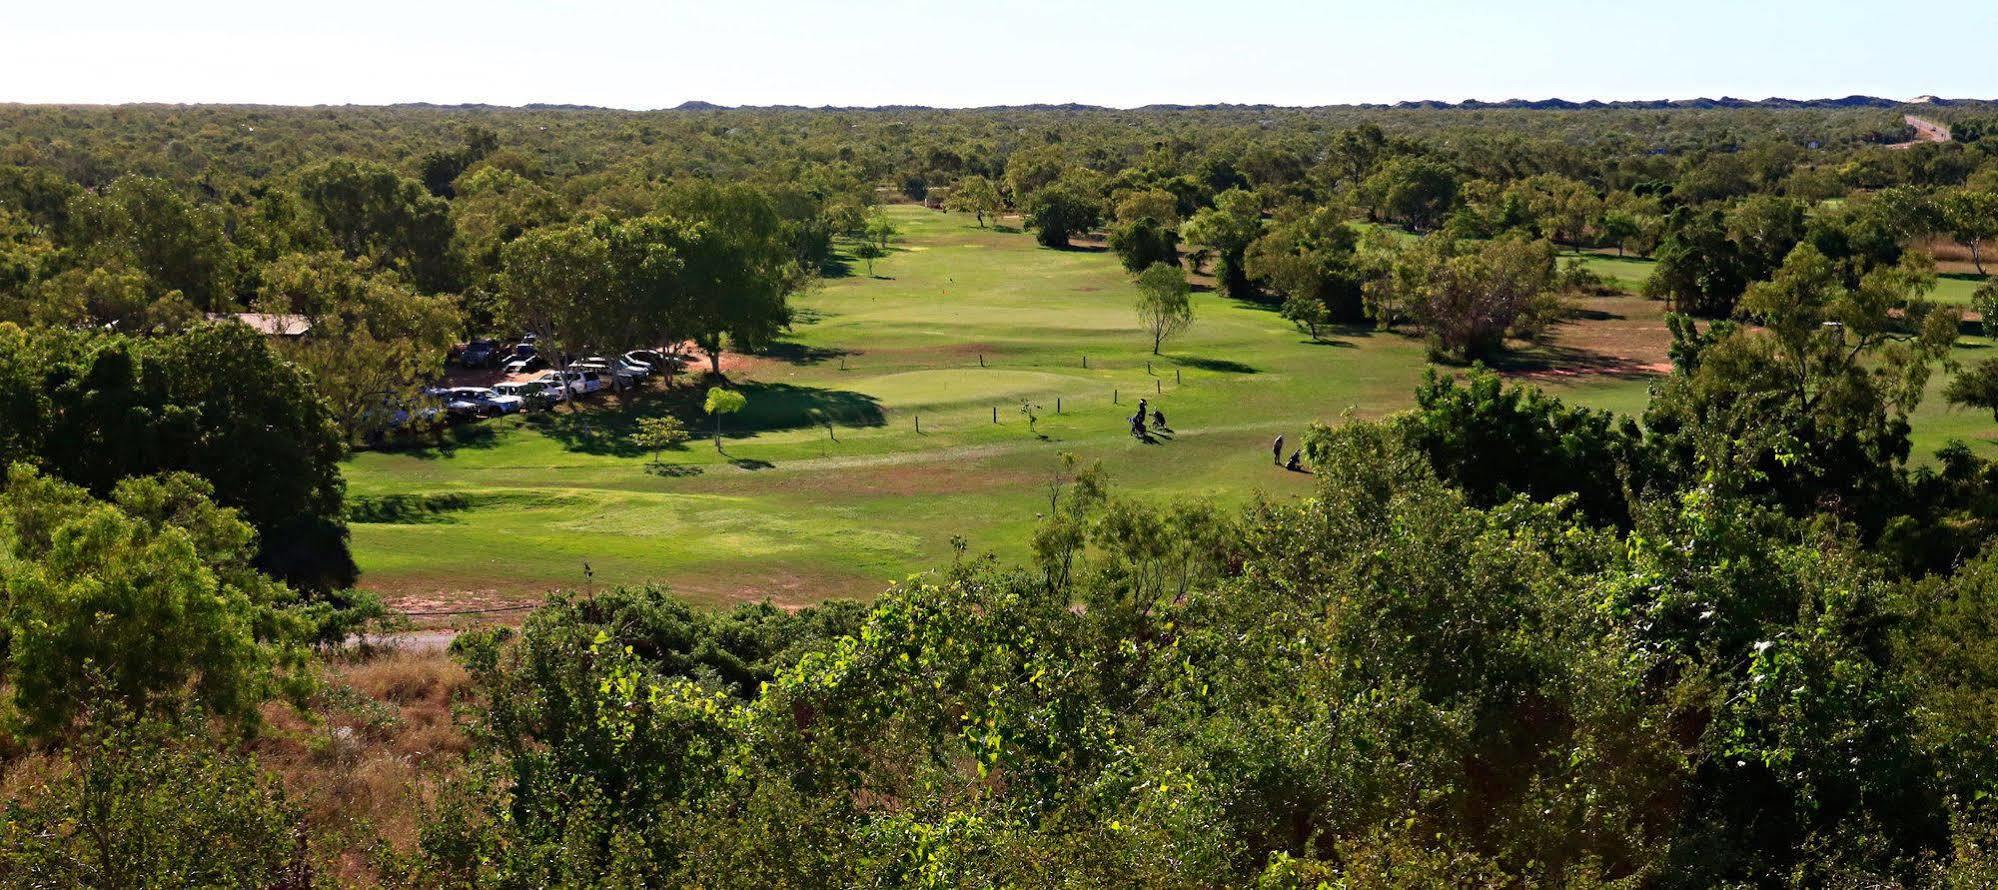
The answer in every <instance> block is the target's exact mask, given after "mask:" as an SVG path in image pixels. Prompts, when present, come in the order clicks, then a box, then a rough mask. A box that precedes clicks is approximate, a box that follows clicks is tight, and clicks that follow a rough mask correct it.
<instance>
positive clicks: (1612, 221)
mask: <svg viewBox="0 0 1998 890" xmlns="http://www.w3.org/2000/svg"><path fill="white" fill-rule="evenodd" d="M1602 227H1603V237H1604V238H1607V239H1609V241H1610V243H1612V244H1615V245H1616V255H1617V256H1619V257H1621V256H1623V255H1624V248H1625V246H1627V245H1628V244H1630V241H1631V239H1633V238H1636V237H1637V236H1638V235H1640V234H1643V232H1644V230H1643V228H1642V227H1641V226H1640V225H1639V224H1638V221H1637V217H1636V216H1635V215H1633V214H1631V213H1629V212H1626V211H1623V210H1611V211H1609V212H1607V213H1604V214H1603V220H1602Z"/></svg>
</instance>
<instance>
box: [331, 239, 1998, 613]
mask: <svg viewBox="0 0 1998 890" xmlns="http://www.w3.org/2000/svg"><path fill="white" fill-rule="evenodd" d="M889 212H890V213H891V214H893V215H894V217H895V221H896V224H897V226H898V227H899V228H900V229H901V230H902V231H903V233H904V238H905V240H904V242H903V243H902V244H901V245H898V246H900V247H903V248H905V249H903V250H898V251H896V252H894V253H893V254H892V255H891V256H889V257H887V258H885V259H881V260H878V261H877V263H876V270H875V271H876V273H877V274H878V275H879V276H880V277H879V278H869V277H867V276H866V275H864V274H859V273H855V274H850V275H847V276H845V277H841V278H835V279H829V280H827V281H826V282H825V283H824V286H823V287H820V288H818V289H816V290H815V291H813V292H812V293H810V294H808V295H806V296H804V297H802V298H801V299H800V300H799V301H798V307H797V308H798V309H799V310H800V317H801V320H802V321H803V323H800V324H798V325H796V326H795V328H794V330H793V331H792V333H791V335H790V336H788V337H787V338H785V339H784V340H783V341H782V342H780V343H779V344H777V345H776V346H775V347H774V348H772V349H771V350H769V351H767V352H766V353H765V354H763V355H760V356H757V357H755V358H754V359H752V360H750V361H748V362H746V363H744V364H743V365H742V366H741V367H740V368H738V369H734V370H731V371H730V372H729V374H730V383H731V385H733V386H736V387H738V388H740V389H741V390H742V391H743V392H744V393H745V394H746V395H748V397H749V404H748V407H747V409H746V410H745V411H743V412H742V413H740V414H737V415H732V416H730V417H728V418H726V419H725V421H724V424H723V441H722V444H723V446H724V450H723V451H719V452H718V451H717V450H716V449H715V448H714V447H713V444H714V443H713V442H712V440H711V439H710V438H708V437H711V436H712V435H713V423H712V421H711V420H710V419H709V418H706V417H705V416H703V415H701V414H700V412H699V410H698V409H699V404H700V401H701V398H702V396H703V393H704V388H703V387H702V386H701V385H698V384H697V383H696V382H695V381H693V380H691V379H687V380H683V381H682V382H681V384H680V386H679V388H676V389H673V390H668V391H663V392H662V391H659V390H657V389H656V388H655V389H654V390H652V391H648V392H646V393H642V394H639V395H635V396H632V397H628V398H623V399H609V400H606V401H605V402H604V403H603V404H601V405H599V406H596V407H593V408H590V409H588V410H585V411H583V412H579V413H570V412H568V411H563V412H557V413H554V414H549V415H540V416H539V417H538V418H537V419H534V420H532V422H530V421H528V420H523V419H521V418H518V417H512V418H503V419H500V420H496V421H492V422H488V423H484V424H480V425H477V426H475V427H463V428H459V429H458V430H454V431H452V432H450V433H448V434H446V435H445V437H444V438H443V440H441V441H439V442H436V443H434V444H432V445H430V446H429V447H423V448H416V449H413V450H408V451H403V452H396V453H379V452H368V453H363V454H360V455H357V456H356V457H354V458H353V459H352V460H351V461H349V463H348V464H347V467H346V475H347V479H348V482H349V486H350V493H351V499H352V500H353V502H354V504H355V506H354V507H353V512H354V516H355V520H356V524H355V526H354V529H353V535H354V546H355V552H356V556H357V559H358V560H359V562H360V564H361V566H362V569H363V572H364V577H363V585H364V586H366V587H369V588H372V589H374V590H377V591H381V592H384V593H387V594H389V595H391V596H396V597H419V596H420V597H424V598H426V599H429V600H445V601H448V600H450V599H451V598H453V597H457V598H461V599H466V600H476V601H479V602H482V603H483V602H489V601H491V600H492V599H493V598H495V597H497V598H508V597H513V598H519V597H529V596H535V595H538V594H539V593H541V592H543V591H545V590H547V589H549V588H552V587H557V586H569V587H574V586H579V585H581V584H582V583H583V580H584V570H583V567H584V565H585V564H586V563H587V564H588V565H589V567H590V571H591V576H592V577H593V579H594V581H595V583H597V584H639V583H663V584H666V585H669V586H671V587H673V588H675V589H676V590H677V591H679V592H680V593H682V594H683V595H687V596H690V597H691V598H694V599H696V600H699V601H704V602H709V603H715V604H723V603H728V602H733V601H741V600H754V599H762V598H765V597H768V598H771V599H773V600H775V601H777V602H780V603H786V604H802V603H808V602H812V601H816V600H819V599H823V598H826V597H829V596H861V597H866V596H871V595H873V594H875V593H877V592H879V591H880V590H881V589H882V588H883V587H884V586H885V585H886V584H888V583H890V582H891V581H894V580H899V579H901V578H904V577H906V576H908V575H909V574H910V573H913V572H919V571H923V570H926V569H930V568H932V567H935V566H938V565H942V564H945V563H947V562H948V561H949V560H950V558H951V539H952V537H953V536H962V537H963V538H964V539H966V540H967V541H968V542H969V543H970V545H971V548H972V550H973V551H974V552H981V551H993V552H997V553H998V554H1000V555H1001V556H1002V557H1004V558H1024V557H1025V556H1026V555H1027V554H1026V552H1025V541H1026V536H1027V532H1028V530H1029V529H1030V528H1031V526H1032V524H1033V522H1034V521H1035V516H1036V515H1037V513H1039V512H1040V511H1044V510H1045V509H1046V505H1047V501H1046V485H1047V482H1048V479H1049V477H1050V475H1051V473H1052V472H1053V470H1054V468H1055V466H1056V465H1057V455H1059V454H1060V453H1061V452H1072V453H1074V454H1076V455H1077V456H1079V457H1081V458H1082V459H1083V460H1085V461H1101V462H1102V463H1103V465H1104V466H1105V468H1106V469H1107V470H1108V471H1109V473H1110V475H1111V478H1112V482H1113V485H1114V486H1115V487H1116V488H1117V490H1118V491H1119V492H1122V493H1128V494H1133V495H1136V496H1143V497H1154V498H1157V497H1171V496H1200V497H1213V498H1219V499H1222V500H1224V501H1227V502H1231V503H1243V502H1246V501H1248V500H1249V499H1251V498H1253V497H1257V496H1265V497H1270V498H1277V499H1282V498H1291V497H1298V496H1302V495H1306V494H1308V493H1309V492H1310V490H1311V482H1310V477H1309V476H1305V475H1302V474H1294V473H1285V472H1283V471H1282V470H1280V469H1278V468H1276V467H1274V466H1271V464H1270V461H1269V446H1270V441H1271V439H1272V438H1273V437H1275V436H1276V435H1278V434H1283V435H1285V436H1287V437H1289V440H1290V441H1291V442H1292V443H1295V442H1298V441H1299V439H1300V436H1301V435H1302V433H1303V432H1304V431H1305V429H1306V428H1307V427H1308V425H1309V424H1310V423H1312V422H1314V421H1324V422H1337V421H1338V420H1339V418H1341V417H1342V416H1344V415H1346V414H1347V413H1348V412H1349V411H1350V412H1351V414H1352V415H1353V416H1359V417H1374V416H1380V415H1382V414H1386V413H1389V412H1392V411H1395V410H1399V409H1401V408H1403V407H1406V406H1407V405H1408V404H1409V402H1410V400H1411V398H1412V392H1413V390H1414V388H1415V385H1416V384H1417V382H1418V381H1419V380H1420V379H1421V376H1422V374H1423V372H1424V370H1425V369H1426V368H1427V367H1428V364H1427V360H1426V357H1425V346H1424V344H1423V341H1422V339H1421V338H1420V337H1419V336H1414V335H1411V334H1409V333H1405V332H1399V331H1397V332H1376V331H1373V330H1370V329H1367V328H1350V329H1349V328H1341V329H1335V330H1330V331H1324V332H1322V334H1323V336H1322V341H1323V342H1314V341H1313V340H1312V338H1310V337H1308V336H1306V335H1304V334H1303V333H1302V332H1300V331H1299V330H1298V329H1296V328H1295V327H1293V326H1292V325H1290V324H1288V323H1287V322H1285V321H1284V320H1283V319H1282V318H1281V317H1279V316H1278V315H1277V314H1276V313H1274V312H1270V311H1268V310H1267V308H1266V307H1263V306H1261V305H1259V304H1254V303H1247V302H1240V301H1235V300H1230V299H1227V298H1225V297H1222V296H1220V295H1217V294H1214V293H1212V292H1198V293H1195V294H1194V296H1193V300H1194V308H1195V315H1196V322H1195V324H1194V326H1193V328H1192V329H1191V330H1190V331H1189V332H1188V333H1187V334H1185V335H1184V336H1182V337H1180V338H1178V339H1175V340H1170V341H1168V342H1167V343H1166V346H1165V349H1164V352H1165V354H1164V355H1162V356H1152V355H1151V354H1150V342H1149V340H1148V339H1147V338H1146V337H1145V336H1144V334H1143V333H1142V332H1141V331H1140V330H1139V329H1138V324H1137V320H1136V318H1135V315H1134V313H1133V309H1132V304H1133V301H1134V299H1135V296H1136V294H1135V290H1134V289H1133V288H1132V286H1131V284H1130V281H1129V278H1128V277H1127V276H1126V275H1125V274H1124V273H1123V271H1122V269H1121V268H1120V267H1119V266H1118V264H1117V261H1116V258H1115V257H1114V256H1112V255H1108V254H1104V253H1100V252H1091V251H1055V250H1044V249H1040V248H1038V247H1036V246H1035V244H1034V242H1033V240H1032V238H1030V237H1028V236H1025V235H1022V234H1019V233H1018V232H1013V231H1005V230H999V229H992V228H983V229H981V228H978V227H977V226H976V225H975V224H974V223H973V222H972V220H971V219H970V218H969V217H966V216H959V215H945V214H941V213H935V212H931V211H927V210H923V209H921V208H916V207H907V206H901V207H892V208H889ZM1585 261H1586V262H1587V263H1589V265H1590V266H1591V268H1595V269H1596V270H1597V271H1598V272H1600V273H1602V274H1604V276H1605V277H1606V278H1608V279H1609V280H1611V281H1612V282H1615V283H1618V284H1622V285H1624V286H1626V287H1630V288H1634V287H1635V286H1636V283H1638V282H1641V281H1642V280H1643V277H1644V276H1645V275H1647V274H1649V263H1648V262H1647V261H1644V260H1639V259H1634V258H1633V259H1621V260H1620V259H1617V258H1616V257H1614V256H1604V255H1598V254H1588V255H1585ZM1579 308H1580V310H1581V311H1579V312H1578V313H1576V314H1575V316H1574V317H1573V318H1571V319H1569V320H1568V321H1567V322H1566V323H1564V324H1562V325H1559V326H1558V327H1557V329H1556V330H1554V331H1553V332H1550V336H1549V337H1548V338H1547V340H1546V342H1543V343H1540V344H1534V345H1532V346H1530V347H1529V348H1526V349H1524V350H1523V351H1521V352H1520V353H1518V354H1517V355H1514V356H1510V357H1508V358H1507V359H1506V362H1505V363H1504V364H1503V365H1502V367H1503V368H1504V370H1506V371H1507V372H1508V373H1513V374H1516V375H1520V376H1521V377H1522V379H1530V380H1532V381H1533V382H1535V383H1536V384H1537V385H1540V386H1542V387H1544V388H1546V389H1548V390H1550V391H1551V392H1553V393H1554V394H1556V395H1560V396H1562V397H1563V398H1567V399H1570V400H1572V401H1574V402H1577V403H1580V404H1585V405H1589V406H1591V407H1598V408H1606V409H1611V410H1617V411H1623V412H1627V413H1637V412H1641V411H1642V410H1643V407H1644V404H1645V401H1646V399H1647V398H1648V394H1649V389H1650V386H1651V384H1652V383H1653V382H1654V380H1655V379H1656V378H1655V376H1654V375H1653V374H1652V373H1651V372H1650V371H1648V370H1646V369H1645V367H1644V366H1646V365H1655V364H1656V363H1657V362H1659V361H1662V359H1663V356H1664V350H1665V343H1666V339H1667V338H1666V335H1665V332H1664V325H1663V320H1662V315H1663V313H1662V307H1661V305H1660V304H1658V303H1656V302H1653V301H1649V300H1644V299H1641V298H1636V297H1628V296H1624V297H1602V298H1591V299H1588V300H1584V301H1582V303H1581V304H1580V306H1579ZM1985 342H1987V341H1982V340H1981V338H1978V339H1976V340H1973V341H1967V342H1966V344H1965V346H1964V349H1963V350H1962V352H1961V353H1960V354H1962V355H1965V356H1969V355H1971V354H1973V353H1974V352H1975V351H1976V350H1977V349H1979V348H1982V347H1983V346H1984V345H1985ZM1941 386H1942V381H1941V375H1940V374H1939V375H1937V379H1936V380H1935V381H1933V382H1932V384H1931V398H1930V400H1929V401H1928V403H1926V404H1925V405H1924V406H1923V408H1922V411H1921V412H1920V414H1919V415H1918V416H1917V418H1916V437H1917V451H1918V454H1922V455H1926V454H1928V453H1930V452H1932V451H1933V449H1934V448H1935V447H1936V446H1939V445H1940V444H1941V443H1942V441H1944V440H1945V439H1947V438H1951V437H1955V438H1966V439H1968V438H1981V437H1984V436H1986V435H1988V434H1989V432H1990V430H1991V429H1992V424H1991V422H1990V418H1989V417H1988V416H1987V415H1983V414H1980V413H1977V412H1964V411H1953V410H1951V409H1948V408H1947V407H1946V406H1943V405H1942V404H1941V403H1940V400H1939V399H1938V398H1936V397H1935V395H1934V392H1935V391H1936V390H1939V389H1940V387H1941ZM1139 398H1144V399H1147V400H1148V403H1149V404H1150V405H1152V406H1155V407H1158V408H1160V409H1162V410H1164V411H1165V412H1166V414H1167V416H1168V419H1169V423H1170V425H1171V427H1172V429H1173V431H1174V432H1173V434H1172V435H1171V436H1169V437H1168V436H1155V437H1153V439H1154V441H1152V442H1145V441H1141V440H1139V439H1135V438H1133V437H1132V436H1131V435H1130V434H1129V430H1128V425H1127V423H1126V418H1128V417H1129V415H1130V414H1131V412H1132V411H1133V410H1134V409H1135V406H1136V401H1137V400H1138V399H1139ZM1023 404H1026V405H1031V406H1035V407H1034V411H1035V415H1036V417H1037V418H1038V419H1037V421H1036V422H1035V423H1034V424H1032V426H1031V427H1030V425H1029V423H1028V420H1027V417H1026V416H1025V414H1023V413H1022V411H1021V407H1022V405H1023ZM665 414H673V415H676V416H679V417H681V418H682V419H683V420H684V421H685V422H686V424H687V427H688V429H689V431H690V432H691V433H692V434H693V435H694V436H695V437H696V439H695V440H694V441H692V442H689V443H687V444H686V446H685V447H684V448H682V449H678V450H668V451H666V452H664V453H663V454H662V455H661V456H660V457H661V461H662V463H660V464H655V463H654V462H653V455H652V454H651V453H650V452H647V451H643V450H641V449H639V448H637V447H636V446H634V445H632V444H631V443H630V433H631V432H632V431H633V430H634V429H636V425H637V422H638V420H639V419H641V418H645V417H653V416H662V415H665ZM919 425H920V428H919ZM1986 447H1988V446H1986Z"/></svg>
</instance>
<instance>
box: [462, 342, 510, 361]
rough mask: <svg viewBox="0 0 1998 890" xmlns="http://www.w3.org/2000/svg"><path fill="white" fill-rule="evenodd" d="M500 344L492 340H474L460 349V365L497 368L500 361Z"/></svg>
mask: <svg viewBox="0 0 1998 890" xmlns="http://www.w3.org/2000/svg"><path fill="white" fill-rule="evenodd" d="M500 357H501V355H500V345H499V344H498V343H496V342H494V341H492V340H473V341H472V342H470V343H467V344H465V348H464V349H461V350H459V351H458V365H459V366H460V367H465V368H496V367H499V363H500Z"/></svg>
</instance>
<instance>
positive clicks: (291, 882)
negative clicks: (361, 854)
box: [0, 719, 313, 890]
mask: <svg viewBox="0 0 1998 890" xmlns="http://www.w3.org/2000/svg"><path fill="white" fill-rule="evenodd" d="M302 819H303V814H302V813H300V812H299V810H298V808H296V807H294V806H292V805H291V804H290V803H289V802H287V801H286V799H285V796H284V792H283V791H282V790H281V789H280V788H278V787H277V784H276V783H275V782H274V781H272V780H271V779H270V778H269V777H268V776H266V775H264V774H263V773H262V772H260V771H259V770H258V768H257V764H256V762H255V761H253V760H251V759H249V758H246V757H242V756H239V755H235V754H228V753H218V752H216V751H215V750H214V749H213V748H212V747H211V744H210V742H209V740H208V739H207V738H206V737H205V736H203V735H202V734H201V733H200V732H198V731H192V730H190V729H187V728H182V727H180V726H177V725H175V724H171V723H165V722H159V721H151V720H147V721H132V720H127V719H113V720H110V721H107V722H105V723H102V724H97V725H94V726H93V728H92V729H91V731H90V732H89V734H88V735H86V736H85V737H84V738H82V739H80V740H79V741H78V743H77V744H76V746H75V747H74V748H72V749H71V753H70V755H69V756H68V757H67V758H65V759H64V761H63V762H62V763H61V765H60V767H59V768H58V769H57V770H56V771H55V772H54V774H53V775H51V776H49V777H48V778H46V779H44V780H43V781H41V782H40V783H38V784H36V785H34V786H33V787H29V788H26V789H22V793H20V794H19V795H18V796H16V797H14V798H12V799H10V800H9V801H8V803H7V809H6V812H5V814H4V816H0V874H4V875H6V876H7V880H8V882H9V883H15V884H18V885H20V886H29V887H90V888H103V890H110V888H120V890H123V888H162V890H165V888H173V887H306V886H310V885H311V884H312V878H313V874H312V865H311V863H310V862H309V861H307V859H306V847H305V837H304V831H303V827H302V825H301V822H302Z"/></svg>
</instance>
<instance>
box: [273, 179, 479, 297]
mask: <svg viewBox="0 0 1998 890" xmlns="http://www.w3.org/2000/svg"><path fill="white" fill-rule="evenodd" d="M296 188H297V192H298V196H299V199H300V201H301V203H302V205H303V207H304V209H305V210H306V212H307V213H309V214H311V215H312V217H313V218H315V219H316V220H317V221H318V222H319V224H320V225H321V226H323V227H324V230H325V232H326V233H327V235H328V236H329V237H330V238H331V242H332V246H333V247H334V248H335V249H337V250H339V251H340V252H341V253H344V254H346V256H347V258H348V259H363V258H364V259H367V260H369V261H370V262H372V263H374V264H375V265H376V266H378V267H379V268H384V269H397V270H400V271H401V272H402V273H403V274H406V275H408V276H409V278H410V280H411V281H413V282H414V283H415V284H416V285H417V286H418V287H420V288H422V289H424V290H425V291H429V292H433V293H434V292H437V291H441V290H449V289H451V287H452V285H453V283H454V281H455V276H456V269H455V263H456V258H455V254H453V252H452V249H451V248H452V232H451V209H450V205H448V204H446V203H445V202H444V200H443V199H441V198H437V197H434V196H432V195H431V194H430V193H429V192H428V191H427V190H426V189H425V188H424V187H423V184H422V183H419V182H417V181H416V180H413V179H410V178H408V177H406V176H403V175H402V174H401V173H399V172H398V171H396V169H395V168H393V167H390V166H388V165H386V164H379V163H374V162H371V161H356V160H352V159H348V158H335V159H333V160H329V161H325V162H323V163H319V164H314V165H312V166H310V167H307V168H305V169H303V170H301V171H299V172H298V175H297V186H296Z"/></svg>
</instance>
